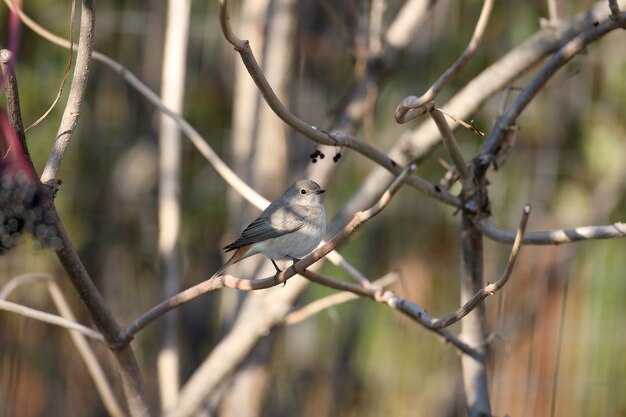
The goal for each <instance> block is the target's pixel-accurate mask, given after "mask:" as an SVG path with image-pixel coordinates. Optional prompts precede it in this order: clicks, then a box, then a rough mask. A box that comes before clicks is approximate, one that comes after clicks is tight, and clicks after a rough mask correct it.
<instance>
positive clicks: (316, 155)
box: [309, 149, 341, 163]
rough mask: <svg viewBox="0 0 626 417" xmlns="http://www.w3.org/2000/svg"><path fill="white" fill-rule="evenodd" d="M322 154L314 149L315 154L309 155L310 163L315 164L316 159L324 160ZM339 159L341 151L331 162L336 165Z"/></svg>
mask: <svg viewBox="0 0 626 417" xmlns="http://www.w3.org/2000/svg"><path fill="white" fill-rule="evenodd" d="M324 156H325V155H324V154H323V153H322V151H320V150H319V149H316V150H315V152H313V153H312V154H310V155H309V158H311V162H313V163H316V162H317V159H318V158H319V159H324ZM340 159H341V151H338V152H337V153H336V154H335V156H333V162H334V163H337V162H339V160H340Z"/></svg>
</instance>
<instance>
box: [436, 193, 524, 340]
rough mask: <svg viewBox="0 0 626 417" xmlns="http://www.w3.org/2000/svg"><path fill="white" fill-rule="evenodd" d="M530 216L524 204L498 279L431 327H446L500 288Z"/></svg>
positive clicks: (509, 270) (509, 271) (510, 268)
mask: <svg viewBox="0 0 626 417" xmlns="http://www.w3.org/2000/svg"><path fill="white" fill-rule="evenodd" d="M529 216H530V206H529V205H526V206H524V210H523V212H522V218H521V220H520V224H519V228H518V229H517V233H516V235H515V241H514V242H513V247H512V248H511V254H510V255H509V262H508V263H507V265H506V269H505V270H504V272H503V273H502V275H501V276H500V278H498V280H497V281H496V282H495V283H493V284H488V285H486V286H485V287H484V288H482V289H481V290H480V291H478V292H477V293H476V294H474V296H473V297H472V298H470V299H469V300H468V301H467V302H466V303H465V304H464V305H462V306H461V307H459V308H458V309H457V310H456V311H454V312H452V313H450V314H448V315H446V316H444V317H442V318H440V319H436V320H434V321H433V322H432V324H431V325H432V327H434V328H445V327H448V326H450V325H452V324H454V323H456V322H457V321H459V320H460V319H462V318H463V317H465V316H467V315H468V314H469V313H470V312H471V311H472V310H474V309H475V308H476V306H478V305H479V304H480V303H482V302H483V300H484V299H485V298H487V297H489V296H490V295H494V294H495V293H496V292H497V291H498V290H500V289H501V288H502V287H503V286H504V284H506V283H507V281H508V280H509V277H510V276H511V272H513V267H514V266H515V261H516V260H517V256H518V255H519V252H520V249H521V248H522V243H523V240H524V233H525V232H526V226H527V225H528V217H529Z"/></svg>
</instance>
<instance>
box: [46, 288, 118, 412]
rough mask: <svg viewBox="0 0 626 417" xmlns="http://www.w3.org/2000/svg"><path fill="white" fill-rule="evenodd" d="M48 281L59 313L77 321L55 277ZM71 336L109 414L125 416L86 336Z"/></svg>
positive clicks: (72, 334)
mask: <svg viewBox="0 0 626 417" xmlns="http://www.w3.org/2000/svg"><path fill="white" fill-rule="evenodd" d="M47 281H48V292H49V293H50V297H52V301H53V302H54V305H55V306H56V308H57V310H58V311H59V314H61V316H62V317H64V318H65V319H67V320H70V321H74V322H75V321H76V317H75V316H74V313H72V310H71V309H70V306H69V304H68V303H67V300H66V299H65V297H64V296H63V293H62V292H61V289H60V288H59V285H58V284H57V283H56V281H55V280H54V279H51V277H50V279H48V280H47ZM100 337H102V336H100ZM70 338H71V339H72V342H73V343H74V346H76V350H77V351H78V354H79V355H80V356H81V358H82V359H83V362H84V363H85V366H86V367H87V370H88V371H89V375H91V378H92V379H93V382H94V384H95V385H96V389H97V390H98V394H99V395H100V398H102V402H103V403H104V406H105V407H106V409H107V411H108V412H109V414H110V415H111V416H113V417H123V416H125V415H126V413H124V411H122V407H121V406H120V404H119V402H118V400H117V398H115V395H114V394H113V389H112V388H111V384H110V383H109V381H108V379H107V377H106V375H105V373H104V371H103V369H102V366H101V365H100V362H99V361H98V358H97V357H96V355H95V354H94V352H93V349H92V348H91V346H90V345H89V343H87V340H86V339H85V337H84V336H83V335H82V334H81V333H76V332H70Z"/></svg>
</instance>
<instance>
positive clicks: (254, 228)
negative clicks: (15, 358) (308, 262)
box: [212, 179, 326, 278]
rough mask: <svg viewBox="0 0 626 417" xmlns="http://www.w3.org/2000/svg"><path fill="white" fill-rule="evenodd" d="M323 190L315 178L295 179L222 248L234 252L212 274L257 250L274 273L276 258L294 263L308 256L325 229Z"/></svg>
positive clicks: (218, 273)
mask: <svg viewBox="0 0 626 417" xmlns="http://www.w3.org/2000/svg"><path fill="white" fill-rule="evenodd" d="M324 192H325V190H323V189H322V188H321V187H320V186H319V184H317V183H316V182H315V181H311V180H308V179H303V180H298V181H296V182H294V183H293V184H292V185H291V187H289V188H288V189H287V190H286V191H285V193H284V194H283V195H282V196H280V198H278V199H277V200H276V201H274V202H273V203H272V204H270V205H269V206H268V207H267V208H266V209H265V211H263V213H261V215H260V216H259V218H258V219H256V220H255V221H253V222H252V223H250V224H249V225H248V227H246V228H245V229H244V231H243V232H242V233H241V236H239V239H237V240H236V241H234V242H233V243H231V244H229V245H226V246H225V247H224V250H225V251H226V252H229V251H232V250H234V251H235V253H234V254H233V256H232V257H231V258H230V259H229V260H228V261H226V263H225V264H224V265H223V266H222V267H221V268H220V269H219V270H218V271H217V272H216V273H215V274H213V277H216V276H218V275H221V274H222V273H223V272H224V271H225V270H226V268H228V267H229V266H231V265H232V264H235V263H237V262H239V261H241V260H242V259H245V258H247V257H249V256H252V255H256V254H257V253H261V254H263V255H265V256H267V257H268V258H269V259H270V260H271V261H272V264H273V265H274V268H276V273H280V272H281V270H280V268H278V265H276V262H275V261H279V260H292V261H294V262H296V261H298V260H300V258H302V257H304V256H305V255H308V254H309V253H310V252H311V251H312V250H313V249H315V248H316V247H317V245H319V243H320V241H321V240H322V238H323V237H324V233H325V232H326V211H325V210H324V206H323V205H322V202H321V200H320V194H322V193H324ZM213 277H212V278H213Z"/></svg>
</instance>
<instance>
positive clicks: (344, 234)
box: [124, 163, 416, 340]
mask: <svg viewBox="0 0 626 417" xmlns="http://www.w3.org/2000/svg"><path fill="white" fill-rule="evenodd" d="M415 168H416V165H415V164H413V163H411V164H409V165H407V167H405V168H404V169H403V170H402V173H401V175H399V176H398V177H397V178H396V179H395V180H394V181H393V182H392V183H391V185H390V186H389V187H388V188H387V190H386V191H385V192H384V193H383V195H382V196H381V197H380V198H379V200H378V201H377V202H376V204H374V206H372V207H371V208H370V209H369V210H366V211H363V212H358V213H356V214H355V215H354V217H353V219H352V221H350V222H349V223H348V224H347V225H346V226H345V227H344V228H343V229H342V230H341V231H340V232H339V233H337V234H336V235H335V236H334V237H333V238H332V239H331V240H329V241H328V242H326V243H325V244H323V245H321V246H319V247H318V248H317V249H316V250H314V251H313V252H312V253H311V254H309V255H308V256H306V257H304V258H303V259H301V260H300V261H298V262H296V263H294V264H293V265H292V266H291V267H289V268H286V269H285V270H283V271H282V272H280V273H279V274H276V275H274V276H272V277H268V278H258V279H251V280H248V279H242V278H238V277H234V276H232V275H220V276H217V277H214V278H212V279H209V280H206V281H203V282H201V283H200V284H198V285H195V286H193V287H191V288H188V289H186V290H184V291H182V292H180V293H178V294H176V295H175V296H173V297H170V298H168V299H167V300H165V301H163V302H161V303H160V304H158V305H157V306H155V307H153V308H151V309H150V310H148V311H147V312H146V313H144V314H142V315H141V316H140V317H139V318H137V319H136V320H135V321H133V322H132V323H131V324H129V325H128V327H127V328H126V329H125V331H124V334H125V335H124V339H125V340H130V339H131V338H132V337H133V336H134V335H135V334H136V333H137V332H139V331H140V330H141V329H143V328H144V327H145V326H147V325H148V324H150V323H152V322H153V321H154V320H156V319H158V318H159V317H161V316H162V315H163V314H165V313H167V312H168V311H170V310H172V309H174V308H177V307H179V306H180V305H182V304H184V303H187V302H189V301H191V300H193V299H194V298H197V297H199V296H200V295H202V294H205V293H207V292H209V291H214V290H216V289H220V288H234V289H238V290H241V291H253V290H259V289H265V288H270V287H274V286H276V285H279V284H282V283H284V282H286V281H287V280H288V279H289V278H291V277H292V276H294V275H296V274H303V273H304V271H305V270H306V268H308V267H309V266H311V265H313V264H314V263H315V262H317V261H319V260H320V259H322V258H323V257H324V256H326V255H327V254H328V253H329V252H330V251H332V250H333V249H335V248H336V247H337V246H338V245H339V244H341V243H343V242H344V241H345V240H346V239H347V238H348V237H349V236H350V235H351V234H352V233H354V232H355V231H356V230H357V229H358V228H359V227H361V226H362V225H363V224H364V223H365V222H367V221H368V220H369V219H371V218H372V217H374V216H375V215H377V214H378V213H380V212H381V211H382V210H383V208H385V207H386V206H387V204H389V202H390V201H391V198H392V197H393V195H394V194H395V193H396V192H397V191H398V189H399V188H400V186H401V185H402V184H403V183H404V181H405V180H406V178H407V177H408V176H410V175H411V173H412V172H413V171H414V170H415Z"/></svg>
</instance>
